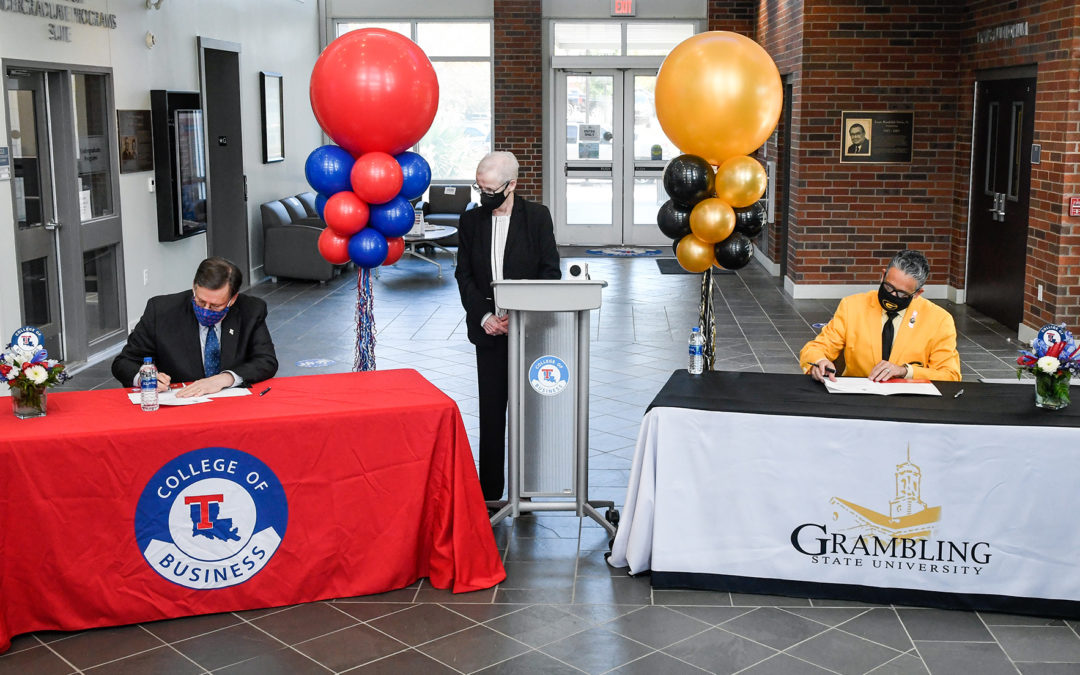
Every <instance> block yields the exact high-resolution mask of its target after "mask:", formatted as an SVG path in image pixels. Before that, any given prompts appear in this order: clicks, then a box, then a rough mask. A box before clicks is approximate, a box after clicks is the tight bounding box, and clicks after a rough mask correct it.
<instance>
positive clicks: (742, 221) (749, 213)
mask: <svg viewBox="0 0 1080 675" xmlns="http://www.w3.org/2000/svg"><path fill="white" fill-rule="evenodd" d="M763 227H765V205H764V204H762V203H761V202H754V203H753V204H752V205H751V206H747V207H746V208H745V209H735V231H736V232H742V233H743V234H745V235H746V236H748V237H751V238H753V237H756V236H758V235H759V234H761V228H763Z"/></svg>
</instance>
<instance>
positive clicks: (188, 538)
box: [135, 448, 289, 590]
mask: <svg viewBox="0 0 1080 675" xmlns="http://www.w3.org/2000/svg"><path fill="white" fill-rule="evenodd" d="M288 519H289V506H288V501H287V500H286V498H285V490H284V488H282V486H281V481H279V480H278V479H277V476H275V475H274V472H273V471H271V470H270V467H268V466H266V464H263V463H262V461H260V460H259V459H258V458H256V457H254V456H252V455H249V454H248V453H246V452H241V451H240V450H234V449H232V448H201V449H199V450H192V451H191V452H186V453H184V454H183V455H180V456H179V457H177V458H176V459H173V460H172V461H170V462H168V463H167V464H166V465H165V466H163V467H161V469H159V470H158V472H157V473H155V474H154V477H153V478H151V479H150V482H149V483H147V484H146V488H145V489H144V490H143V493H142V496H141V497H139V504H138V506H137V507H136V508H135V541H136V542H138V545H139V550H140V551H142V554H143V557H144V558H146V562H147V563H149V564H150V567H152V568H153V569H154V571H155V572H157V573H158V574H160V575H161V576H163V577H164V578H166V579H168V580H169V581H171V582H173V583H176V584H180V585H181V586H186V587H188V588H196V589H200V590H208V589H212V588H225V587H227V586H235V585H236V584H241V583H244V582H245V581H247V580H248V579H250V578H251V577H253V576H255V575H256V574H258V573H259V572H260V571H261V570H262V568H263V567H265V566H266V563H268V562H270V558H272V557H273V556H274V553H275V552H276V551H277V549H278V546H279V545H280V544H281V540H282V538H283V537H284V536H285V524H286V523H287V522H288Z"/></svg>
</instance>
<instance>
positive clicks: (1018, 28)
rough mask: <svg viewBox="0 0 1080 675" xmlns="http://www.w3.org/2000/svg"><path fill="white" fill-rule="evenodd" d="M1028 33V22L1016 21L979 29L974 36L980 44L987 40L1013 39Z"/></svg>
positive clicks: (985, 42)
mask: <svg viewBox="0 0 1080 675" xmlns="http://www.w3.org/2000/svg"><path fill="white" fill-rule="evenodd" d="M1030 34H1031V33H1030V32H1029V29H1028V22H1027V21H1019V22H1017V23H1011V24H1006V25H1004V26H994V27H993V28H987V29H985V30H981V31H979V33H978V35H977V36H976V38H977V40H978V42H979V44H981V45H982V44H987V43H989V42H997V41H998V40H1015V39H1016V38H1020V37H1027V36H1028V35H1030Z"/></svg>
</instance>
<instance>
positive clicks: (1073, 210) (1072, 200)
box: [1069, 197, 1080, 218]
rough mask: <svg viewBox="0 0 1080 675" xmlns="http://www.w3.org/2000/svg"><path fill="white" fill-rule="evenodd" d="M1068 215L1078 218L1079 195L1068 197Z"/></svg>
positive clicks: (1079, 211) (1079, 207)
mask: <svg viewBox="0 0 1080 675" xmlns="http://www.w3.org/2000/svg"><path fill="white" fill-rule="evenodd" d="M1069 217H1070V218H1080V197H1069Z"/></svg>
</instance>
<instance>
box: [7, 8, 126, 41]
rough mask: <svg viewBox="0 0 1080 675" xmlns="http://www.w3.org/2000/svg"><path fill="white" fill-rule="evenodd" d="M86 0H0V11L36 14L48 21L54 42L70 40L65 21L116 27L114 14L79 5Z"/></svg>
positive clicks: (68, 29) (47, 27)
mask: <svg viewBox="0 0 1080 675" xmlns="http://www.w3.org/2000/svg"><path fill="white" fill-rule="evenodd" d="M85 2H86V0H72V2H71V3H70V4H69V3H65V2H35V1H33V0H0V12H10V13H12V14H24V15H26V16H36V17H39V18H42V19H47V20H48V21H55V22H57V23H49V24H48V25H47V26H46V29H47V33H46V35H47V36H48V38H49V40H52V41H55V42H71V28H70V27H69V26H65V25H63V24H65V23H71V24H76V25H80V26H94V27H97V28H109V29H115V28H116V15H115V14H109V13H108V12H99V11H97V10H95V9H84V8H83V7H81V6H80V5H82V4H83V3H85Z"/></svg>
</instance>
